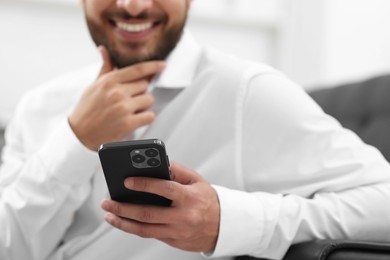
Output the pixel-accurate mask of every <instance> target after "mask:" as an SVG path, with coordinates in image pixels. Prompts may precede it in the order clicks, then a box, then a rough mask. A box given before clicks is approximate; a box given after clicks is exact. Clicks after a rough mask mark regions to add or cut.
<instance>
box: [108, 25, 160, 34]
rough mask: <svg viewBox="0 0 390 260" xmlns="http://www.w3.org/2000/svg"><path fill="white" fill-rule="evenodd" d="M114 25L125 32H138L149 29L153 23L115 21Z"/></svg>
mask: <svg viewBox="0 0 390 260" xmlns="http://www.w3.org/2000/svg"><path fill="white" fill-rule="evenodd" d="M116 26H117V27H118V28H119V29H121V30H124V31H126V32H130V33H138V32H144V31H147V30H149V29H150V28H152V27H153V23H152V22H148V23H138V24H129V23H124V22H117V24H116Z"/></svg>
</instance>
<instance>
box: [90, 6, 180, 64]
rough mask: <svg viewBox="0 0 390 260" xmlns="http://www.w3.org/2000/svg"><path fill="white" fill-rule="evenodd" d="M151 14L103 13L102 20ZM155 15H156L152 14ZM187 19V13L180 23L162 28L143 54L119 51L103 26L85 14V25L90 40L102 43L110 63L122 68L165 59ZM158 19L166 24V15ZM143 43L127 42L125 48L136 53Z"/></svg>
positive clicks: (140, 17)
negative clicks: (156, 38)
mask: <svg viewBox="0 0 390 260" xmlns="http://www.w3.org/2000/svg"><path fill="white" fill-rule="evenodd" d="M151 15H152V14H141V15H139V16H137V17H131V16H130V15H129V14H127V13H109V12H107V13H104V14H103V21H110V17H113V16H117V17H118V16H119V17H122V18H124V19H130V18H137V19H146V18H148V17H150V16H151ZM154 17H156V16H154ZM186 20H187V14H185V16H184V17H183V19H182V20H181V23H177V24H175V25H172V26H171V27H170V28H166V29H165V30H163V32H162V35H161V36H160V39H159V40H158V41H156V42H155V43H154V46H153V47H151V48H150V49H149V50H147V51H146V52H144V53H143V54H133V55H129V54H126V53H121V52H119V51H118V49H117V48H116V46H115V42H114V41H110V40H109V37H107V36H106V35H105V33H104V30H103V28H102V27H103V26H99V24H97V23H96V22H94V21H93V20H92V19H89V18H88V16H86V21H87V26H88V29H89V32H90V35H91V37H92V40H93V41H94V43H95V44H96V46H100V45H104V46H105V47H106V48H107V50H108V52H109V54H110V57H111V62H112V64H113V65H114V66H115V67H117V68H124V67H127V66H131V65H134V64H136V63H140V62H143V61H152V60H165V59H166V58H167V57H168V55H169V54H170V53H171V51H172V50H173V49H174V48H175V47H176V45H177V43H178V42H179V40H180V38H181V35H182V33H183V29H184V26H185V23H186ZM159 21H160V22H161V23H162V24H166V21H167V18H166V17H159ZM143 45H144V44H143V43H127V44H126V48H127V49H129V50H131V52H132V53H137V50H138V49H141V48H142V47H143Z"/></svg>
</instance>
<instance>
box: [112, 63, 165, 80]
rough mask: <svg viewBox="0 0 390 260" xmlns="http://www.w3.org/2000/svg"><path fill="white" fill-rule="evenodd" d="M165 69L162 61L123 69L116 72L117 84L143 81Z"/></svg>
mask: <svg viewBox="0 0 390 260" xmlns="http://www.w3.org/2000/svg"><path fill="white" fill-rule="evenodd" d="M164 68H165V62H163V61H147V62H141V63H138V64H135V65H133V66H129V67H125V68H123V69H120V70H117V71H116V76H117V80H118V82H121V83H125V82H133V81H135V80H139V79H145V78H148V77H150V76H154V75H156V74H158V73H160V72H161V71H162V70H163V69H164Z"/></svg>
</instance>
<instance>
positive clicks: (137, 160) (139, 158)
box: [131, 154, 146, 163]
mask: <svg viewBox="0 0 390 260" xmlns="http://www.w3.org/2000/svg"><path fill="white" fill-rule="evenodd" d="M131 159H132V160H133V162H135V163H143V162H144V161H145V160H146V158H145V156H143V155H140V154H136V155H134V156H133V157H132V158H131Z"/></svg>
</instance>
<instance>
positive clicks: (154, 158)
mask: <svg viewBox="0 0 390 260" xmlns="http://www.w3.org/2000/svg"><path fill="white" fill-rule="evenodd" d="M130 158H131V164H132V165H133V166H134V167H135V168H140V169H142V168H155V167H159V166H160V165H161V157H160V153H159V151H158V149H156V148H152V147H147V148H140V149H135V150H132V151H131V152H130Z"/></svg>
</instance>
